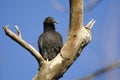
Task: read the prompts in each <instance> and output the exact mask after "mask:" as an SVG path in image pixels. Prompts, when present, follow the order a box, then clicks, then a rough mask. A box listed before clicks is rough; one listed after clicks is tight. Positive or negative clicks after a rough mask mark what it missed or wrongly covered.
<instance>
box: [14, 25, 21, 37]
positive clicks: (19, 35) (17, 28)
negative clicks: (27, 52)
mask: <svg viewBox="0 0 120 80" xmlns="http://www.w3.org/2000/svg"><path fill="white" fill-rule="evenodd" d="M15 29H16V31H17V34H18V37H19V38H21V31H20V29H19V27H18V26H17V25H15Z"/></svg>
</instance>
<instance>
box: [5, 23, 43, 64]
mask: <svg viewBox="0 0 120 80" xmlns="http://www.w3.org/2000/svg"><path fill="white" fill-rule="evenodd" d="M15 28H16V31H17V34H18V35H16V34H15V33H14V32H12V31H11V30H10V29H9V28H8V26H7V25H6V26H4V27H3V29H4V31H5V33H6V35H7V36H9V37H10V38H11V39H13V40H14V41H16V42H17V43H18V44H20V45H21V46H22V47H24V48H25V49H26V50H28V51H29V52H30V53H31V54H32V55H33V56H34V57H35V58H36V60H37V61H38V63H39V64H42V63H43V62H44V59H43V57H42V56H41V55H40V53H39V52H38V51H37V50H36V49H35V48H34V47H32V46H31V45H30V44H28V43H27V42H26V41H24V40H23V39H22V37H21V32H20V30H19V28H18V26H15Z"/></svg>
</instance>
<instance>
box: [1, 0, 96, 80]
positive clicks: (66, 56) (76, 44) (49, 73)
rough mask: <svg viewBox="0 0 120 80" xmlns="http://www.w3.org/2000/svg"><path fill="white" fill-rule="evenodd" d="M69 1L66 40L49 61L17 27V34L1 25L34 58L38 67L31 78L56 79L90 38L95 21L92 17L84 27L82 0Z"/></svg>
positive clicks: (37, 79)
mask: <svg viewBox="0 0 120 80" xmlns="http://www.w3.org/2000/svg"><path fill="white" fill-rule="evenodd" d="M69 2H70V24H69V33H68V37H67V41H66V43H65V44H64V45H63V47H62V49H61V51H60V53H59V54H58V55H57V56H56V57H55V58H54V59H53V60H51V61H46V60H44V59H43V57H42V56H41V54H40V53H39V52H38V51H37V50H36V49H35V48H34V47H32V46H31V45H30V44H28V43H27V42H26V41H24V40H23V39H22V36H21V32H20V30H19V28H18V27H16V31H17V33H18V34H17V35H16V34H15V33H13V32H12V31H11V30H10V29H9V28H8V26H4V27H3V29H4V31H5V33H6V35H8V36H9V37H10V38H12V39H13V40H14V41H16V42H17V43H19V44H20V45H21V46H22V47H24V48H25V49H26V50H28V51H29V52H30V53H31V54H32V55H33V56H34V57H35V58H36V60H37V62H38V64H39V69H38V73H37V75H36V76H35V77H34V78H33V80H58V79H59V78H60V77H61V76H62V75H63V74H64V73H65V72H66V71H67V70H68V68H69V67H70V66H71V65H72V63H73V62H74V61H75V60H76V58H77V57H78V56H79V55H80V54H81V51H82V50H83V48H84V47H85V46H86V45H87V44H88V43H89V42H90V40H91V31H90V29H91V28H92V26H93V24H94V23H95V21H94V20H93V19H92V20H91V21H90V22H89V23H88V24H87V25H86V26H85V27H84V26H83V0H69Z"/></svg>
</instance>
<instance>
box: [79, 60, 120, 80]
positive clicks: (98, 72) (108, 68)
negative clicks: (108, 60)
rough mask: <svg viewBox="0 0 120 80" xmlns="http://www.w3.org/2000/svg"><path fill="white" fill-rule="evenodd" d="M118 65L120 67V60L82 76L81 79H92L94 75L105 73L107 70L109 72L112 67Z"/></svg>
mask: <svg viewBox="0 0 120 80" xmlns="http://www.w3.org/2000/svg"><path fill="white" fill-rule="evenodd" d="M116 67H120V60H118V61H116V62H115V63H113V64H111V65H110V66H107V67H105V68H103V69H100V70H98V71H96V72H94V73H92V74H90V75H88V76H86V77H84V78H81V79H80V80H92V79H93V78H94V77H97V76H98V75H100V74H103V73H105V72H108V71H110V70H112V69H115V68H116Z"/></svg>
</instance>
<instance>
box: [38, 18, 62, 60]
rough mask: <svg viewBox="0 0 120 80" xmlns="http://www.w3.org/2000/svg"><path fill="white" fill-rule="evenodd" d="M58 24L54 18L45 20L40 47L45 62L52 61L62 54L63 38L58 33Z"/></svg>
mask: <svg viewBox="0 0 120 80" xmlns="http://www.w3.org/2000/svg"><path fill="white" fill-rule="evenodd" d="M54 23H58V22H57V21H56V20H55V19H54V18H52V17H47V18H46V19H45V20H44V23H43V25H44V31H43V33H42V34H41V35H40V36H39V39H38V47H39V51H40V53H41V55H42V57H43V58H44V59H45V60H48V61H50V60H52V59H53V58H55V57H56V56H57V54H58V53H59V52H60V50H61V47H62V45H63V41H62V36H61V35H60V33H58V32H56V29H55V24H54Z"/></svg>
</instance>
